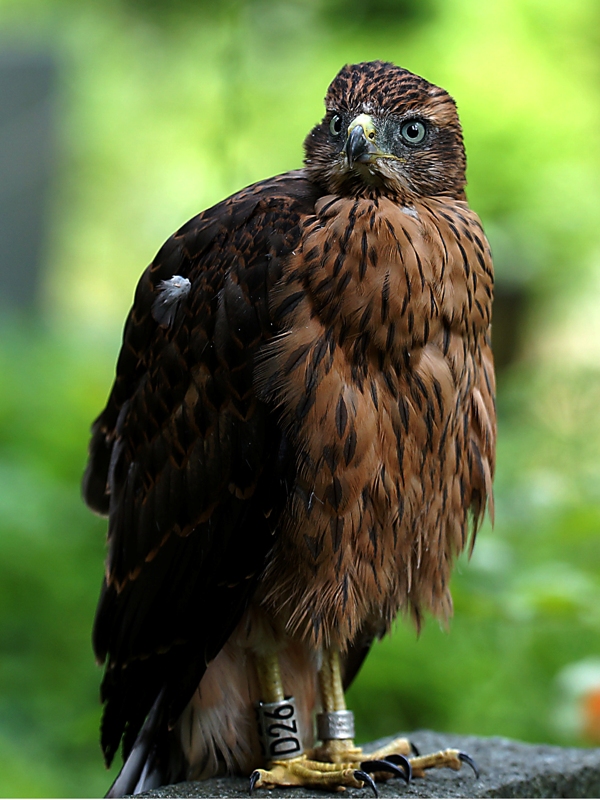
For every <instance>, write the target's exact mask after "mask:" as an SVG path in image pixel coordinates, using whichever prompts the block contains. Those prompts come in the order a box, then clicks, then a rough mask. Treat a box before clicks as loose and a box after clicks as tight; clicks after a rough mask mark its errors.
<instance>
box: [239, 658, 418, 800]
mask: <svg viewBox="0 0 600 800" xmlns="http://www.w3.org/2000/svg"><path fill="white" fill-rule="evenodd" d="M255 663H256V670H257V674H258V681H259V686H260V693H261V697H263V698H264V700H262V701H261V702H260V703H259V705H258V717H259V726H260V734H261V738H262V741H263V745H264V749H265V756H266V761H267V767H268V768H267V769H256V770H254V772H253V773H252V775H251V776H250V790H251V791H252V790H253V789H255V788H258V787H260V786H267V787H272V786H314V787H320V788H323V789H326V788H328V789H332V788H340V787H345V786H353V787H355V788H357V789H360V788H361V787H362V786H363V785H364V784H365V783H368V784H369V785H370V786H371V787H372V788H373V789H375V784H374V782H373V779H372V778H371V777H370V775H369V774H367V773H365V772H364V771H363V770H361V767H360V764H359V763H358V762H353V763H332V762H331V761H330V760H326V761H318V760H314V759H312V758H307V756H306V755H305V754H304V753H303V748H302V740H301V738H300V732H299V724H298V718H297V714H296V706H295V703H294V698H293V697H286V696H285V692H284V688H283V683H282V681H281V673H280V669H279V658H278V656H277V655H276V654H270V655H268V656H256V658H255ZM358 752H360V751H358ZM389 766H390V770H389V771H390V772H393V773H397V774H399V775H401V776H403V777H404V772H403V770H401V769H399V768H398V767H397V766H395V765H392V764H390V765H389ZM375 793H376V789H375Z"/></svg>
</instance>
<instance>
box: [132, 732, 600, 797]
mask: <svg viewBox="0 0 600 800" xmlns="http://www.w3.org/2000/svg"><path fill="white" fill-rule="evenodd" d="M399 735H402V734H399ZM390 738H391V737H390ZM410 740H411V741H412V742H414V744H415V745H416V746H417V747H418V748H419V751H420V752H421V753H422V754H425V753H431V752H434V751H436V750H443V749H445V748H446V747H457V748H458V749H460V750H464V751H465V752H467V753H468V754H469V755H470V756H472V758H473V759H474V760H475V761H476V762H477V765H478V767H479V771H480V777H479V779H477V778H476V777H475V775H474V774H473V772H472V770H471V769H470V768H469V767H468V766H466V765H465V766H463V768H462V769H461V771H460V772H454V771H452V770H449V769H435V770H431V771H430V772H428V773H427V777H426V778H424V779H419V778H415V779H414V781H413V782H412V783H411V785H410V786H405V784H404V783H403V782H402V781H401V780H391V781H389V782H387V783H380V784H379V785H378V788H379V795H380V797H600V749H598V748H594V749H590V750H584V749H581V748H576V747H569V748H567V747H551V746H550V745H535V744H523V743H522V742H515V741H512V740H511V739H502V738H500V737H494V738H490V739H483V738H479V737H477V736H458V735H454V734H440V733H433V732H431V731H416V732H415V733H412V734H410ZM388 741H390V739H389V738H388V739H381V740H380V741H377V742H372V743H371V744H370V745H365V746H364V749H365V751H367V752H368V751H370V750H374V749H376V748H377V747H380V746H382V745H383V744H386V743H387V742H388ZM248 796H249V795H248V779H247V778H213V779H211V780H208V781H201V782H197V781H189V782H187V783H178V784H175V785H174V786H164V787H161V788H160V789H156V790H154V791H152V792H146V793H145V794H143V795H139V797H156V798H171V797H217V798H221V797H248ZM253 797H254V798H255V800H272V799H273V798H287V799H288V800H296V798H307V797H318V798H321V799H324V798H328V797H335V798H338V800H339V798H340V794H339V792H332V793H329V792H320V791H315V790H309V789H299V788H293V789H291V788H289V789H257V790H256V791H255V793H254V796H253ZM346 797H347V798H348V800H351V798H352V800H353V799H354V798H363V797H372V792H371V791H370V790H368V789H366V788H365V789H360V790H359V789H349V790H347V794H346Z"/></svg>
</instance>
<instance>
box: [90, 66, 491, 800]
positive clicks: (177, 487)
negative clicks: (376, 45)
mask: <svg viewBox="0 0 600 800" xmlns="http://www.w3.org/2000/svg"><path fill="white" fill-rule="evenodd" d="M325 106H326V113H325V117H324V118H323V120H322V122H320V123H319V124H318V125H316V127H315V128H313V130H312V131H311V132H310V133H309V135H308V137H307V138H306V141H305V152H306V157H305V161H304V167H303V169H300V170H297V171H292V172H288V173H285V174H283V175H279V176H277V177H274V178H270V179H268V180H265V181H261V182H259V183H256V184H254V185H252V186H249V187H247V188H246V189H243V190H242V191H240V192H238V193H237V194H235V195H233V196H232V197H230V198H228V199H226V200H224V201H223V202H221V203H219V204H217V205H216V206H214V207H213V208H210V209H208V210H207V211H204V212H203V213H201V214H199V215H198V216H196V217H194V218H193V219H192V220H190V221H189V222H188V223H186V224H185V225H184V226H183V227H182V228H180V229H179V230H178V231H177V233H175V234H174V235H173V236H172V237H171V238H170V239H169V240H168V241H167V242H166V243H165V244H164V245H163V247H162V248H161V249H160V251H159V253H158V255H157V256H156V258H155V259H154V261H153V262H152V264H151V265H150V266H149V267H148V269H147V270H146V271H145V272H144V273H143V275H142V277H141V280H140V282H139V284H138V286H137V290H136V293H135V300H134V303H133V307H132V309H131V311H130V313H129V316H128V319H127V322H126V325H125V331H124V336H123V345H122V348H121V352H120V355H119V358H118V363H117V368H116V378H115V382H114V385H113V388H112V391H111V394H110V397H109V399H108V402H107V405H106V408H105V409H104V411H103V412H102V413H101V414H100V416H99V417H98V419H97V420H96V421H95V423H94V425H93V429H92V440H91V445H90V457H89V464H88V467H87V471H86V475H85V478H84V494H85V499H86V501H87V503H88V504H89V506H90V507H91V508H92V509H93V510H94V511H96V512H97V513H99V514H103V515H107V516H108V520H109V523H108V558H107V565H106V576H105V579H104V584H103V587H102V592H101V596H100V601H99V604H98V610H97V615H96V619H95V624H94V648H95V652H96V655H97V658H98V660H99V662H101V663H104V664H105V665H106V667H105V675H104V679H103V682H102V692H101V694H102V701H103V703H104V706H105V707H104V715H103V720H102V730H101V738H102V747H103V750H104V755H105V759H106V762H107V763H108V764H109V763H110V762H111V760H112V759H113V756H114V755H115V753H116V751H117V750H118V748H119V744H120V743H122V749H123V756H124V759H125V764H124V767H123V769H122V771H121V773H120V776H119V777H118V778H117V780H116V782H115V784H114V785H113V787H112V789H111V796H120V795H122V794H127V793H137V792H140V791H143V790H146V789H148V788H152V787H154V786H157V785H160V784H163V783H166V782H174V781H178V780H185V779H195V778H199V779H202V778H206V777H210V776H213V775H216V774H219V773H222V772H223V771H230V772H237V773H241V774H246V775H250V782H251V786H252V788H257V787H260V786H275V785H286V786H287V785H301V784H304V785H309V786H321V787H340V786H357V787H359V786H362V785H363V784H364V783H369V784H371V785H372V786H374V784H373V779H374V778H375V779H378V778H385V777H390V776H391V775H403V776H404V777H405V778H408V773H409V771H410V767H411V766H412V772H413V773H415V774H419V775H420V774H423V770H424V769H426V768H428V767H430V766H439V765H446V766H451V767H453V768H455V769H458V768H459V767H460V765H461V762H462V761H464V760H467V761H468V756H466V755H465V754H462V753H458V752H457V751H456V750H448V751H444V752H443V753H438V754H433V755H431V756H422V757H413V758H411V759H410V761H409V760H407V758H406V756H408V755H410V750H409V745H408V743H407V742H406V740H396V741H395V742H394V743H393V744H392V745H390V747H388V748H386V749H385V750H381V751H379V752H378V753H376V754H372V755H371V756H368V757H367V756H363V754H362V752H361V750H360V748H358V747H356V746H355V745H354V741H353V736H354V733H353V720H352V713H351V712H350V711H349V710H348V709H347V708H346V706H345V702H344V689H345V688H346V687H347V686H348V684H349V683H350V682H351V681H352V680H353V678H354V676H355V675H356V673H357V671H358V669H359V668H360V665H361V663H362V661H363V659H364V658H365V656H366V654H367V653H368V651H369V648H370V646H371V644H372V642H373V641H374V640H375V639H377V638H378V637H381V636H383V635H384V634H385V633H386V632H387V631H388V630H389V628H390V626H391V624H392V621H393V620H394V618H395V617H396V616H397V614H398V613H399V612H401V611H405V612H408V613H409V614H410V615H412V617H413V619H414V621H415V623H416V625H417V626H418V625H419V624H420V620H421V617H422V614H423V613H424V612H426V611H427V612H430V613H432V614H433V615H435V616H437V617H440V618H445V617H447V616H448V615H449V614H450V612H451V608H452V606H451V597H450V592H449V588H448V586H449V578H450V572H451V567H452V563H453V561H454V559H455V557H456V555H457V554H458V553H460V551H461V550H463V548H465V546H466V545H467V544H468V542H469V539H470V537H471V542H472V540H473V537H474V534H475V530H476V528H477V526H478V524H479V522H480V521H481V519H482V516H483V514H484V511H485V508H486V505H491V502H492V476H493V470H494V447H495V412H494V371H493V362H492V353H491V348H490V316H491V305H492V291H493V270H492V263H491V256H490V250H489V246H488V244H487V241H486V238H485V235H484V233H483V230H482V227H481V224H480V222H479V219H478V217H477V216H476V214H474V213H473V211H471V210H470V209H469V206H468V205H467V201H466V198H465V182H466V181H465V152H464V146H463V140H462V133H461V127H460V123H459V120H458V116H457V112H456V106H455V103H454V101H453V99H452V98H451V97H450V96H449V94H448V93H447V92H446V91H444V90H443V89H441V88H439V87H437V86H434V85H433V84H431V83H428V82H427V81H426V80H424V79H423V78H421V77H419V76H417V75H414V74H412V73H411V72H408V71H407V70H405V69H402V68H400V67H397V66H394V65H393V64H390V63H383V62H379V61H376V62H371V63H362V64H356V65H348V66H345V67H344V68H343V69H342V70H341V71H340V72H339V74H338V75H337V76H336V77H335V79H334V80H333V82H332V83H331V85H330V86H329V89H328V92H327V96H326V98H325ZM471 546H472V545H471ZM315 714H316V715H317V736H318V739H319V740H320V741H321V744H320V745H319V746H317V747H315V746H314V741H313V736H314V734H313V723H314V717H315Z"/></svg>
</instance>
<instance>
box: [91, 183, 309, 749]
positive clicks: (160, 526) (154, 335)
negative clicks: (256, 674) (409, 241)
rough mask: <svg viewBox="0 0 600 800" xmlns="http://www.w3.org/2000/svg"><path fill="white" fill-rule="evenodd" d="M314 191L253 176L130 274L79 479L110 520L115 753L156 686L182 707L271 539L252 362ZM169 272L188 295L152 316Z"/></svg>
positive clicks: (270, 493) (263, 428)
mask: <svg viewBox="0 0 600 800" xmlns="http://www.w3.org/2000/svg"><path fill="white" fill-rule="evenodd" d="M314 200H315V197H314V189H312V188H311V186H310V184H308V182H307V181H306V179H305V178H304V177H303V176H302V174H301V173H288V174H286V175H283V176H279V177H278V178H274V179H271V180H270V181H265V182H263V183H260V184H256V185H254V186H251V187H249V188H248V189H245V190H244V191H243V192H240V193H239V194H237V195H234V196H233V197H231V198H229V199H228V200H226V201H224V202H223V203H220V204H219V205H217V206H215V207H214V208H212V209H209V210H208V211H206V212H204V213H203V214H201V215H199V216H198V217H196V218H194V219H193V220H190V222H188V223H187V224H186V225H184V226H183V227H182V228H181V229H180V230H179V231H178V232H177V233H176V234H175V235H174V236H172V237H171V239H169V240H168V241H167V242H166V243H165V245H163V247H162V248H161V249H160V251H159V253H158V255H157V256H156V258H155V260H154V262H153V263H152V264H151V265H150V267H148V269H147V270H146V272H145V273H144V274H143V276H142V278H141V279H140V282H139V284H138V287H137V290H136V293H135V300H134V304H133V307H132V309H131V312H130V314H129V317H128V319H127V322H126V325H125V331H124V338H123V345H122V348H121V353H120V355H119V359H118V363H117V374H116V379H115V383H114V386H113V389H112V392H111V395H110V397H109V400H108V403H107V406H106V408H105V410H104V411H103V412H102V414H101V415H100V416H99V417H98V419H97V420H96V422H95V423H94V426H93V429H92V441H91V445H90V459H89V464H88V468H87V471H86V475H85V478H84V496H85V499H86V501H87V502H88V504H89V505H90V506H91V507H92V508H93V509H94V510H96V511H97V512H98V513H101V514H108V517H109V529H108V543H109V552H108V559H107V566H106V577H105V581H104V586H103V589H102V593H101V597H100V602H99V605H98V611H97V615H96V620H95V626H94V647H95V651H96V654H97V657H98V659H99V660H100V661H101V662H104V661H106V672H105V677H104V681H103V684H102V699H103V701H104V702H105V713H104V719H103V726H102V744H103V748H104V752H105V756H106V759H107V761H108V762H110V760H111V759H112V757H113V755H114V753H115V751H116V749H117V747H118V745H119V742H120V741H121V739H122V738H123V737H124V738H123V747H124V754H125V756H127V754H128V752H129V750H130V748H131V747H132V745H133V742H134V740H135V737H136V735H137V734H138V732H139V730H140V727H141V726H142V724H143V722H144V720H145V718H146V716H147V715H148V713H149V711H150V709H151V708H152V707H153V704H154V703H155V701H156V698H157V696H158V695H159V693H162V695H161V697H162V698H163V699H162V700H161V702H162V703H163V706H162V708H163V710H166V714H167V716H168V718H169V719H171V721H173V720H174V719H176V718H177V716H178V715H179V714H180V713H181V711H182V710H183V708H184V707H185V705H186V704H187V702H188V701H189V699H190V697H191V695H192V693H193V691H194V690H195V688H196V686H197V685H198V682H199V680H200V678H201V676H202V674H203V671H204V670H205V668H206V664H207V663H208V661H209V660H210V659H212V658H214V656H215V655H216V654H217V653H218V652H219V650H220V648H221V647H222V646H223V644H224V642H225V641H226V639H227V638H228V636H229V634H230V633H231V631H232V629H233V627H234V626H235V625H236V624H237V621H238V620H239V617H240V616H241V614H242V612H243V609H244V606H245V604H246V602H247V600H248V598H249V596H250V595H251V593H252V591H253V588H254V585H255V583H256V580H257V577H258V575H259V574H260V572H261V570H262V569H263V567H264V563H265V559H266V556H267V554H268V552H269V550H270V548H271V547H272V543H273V533H272V532H273V529H274V522H275V521H276V519H277V514H275V515H274V516H272V515H271V511H272V510H273V508H276V509H277V512H279V510H280V509H281V508H282V506H283V503H284V501H285V486H284V483H283V476H284V474H285V471H286V469H288V468H290V467H289V463H288V465H287V466H286V465H284V464H282V454H284V453H285V452H286V448H285V447H284V446H283V444H282V437H283V435H282V433H281V430H280V427H279V425H278V422H277V419H276V418H275V417H274V415H273V413H272V411H271V410H270V409H269V407H268V406H267V405H266V404H265V403H264V402H261V401H259V400H258V399H257V397H256V394H255V391H254V386H253V379H254V359H255V356H256V353H257V350H258V348H259V347H260V346H261V344H262V343H263V342H264V341H266V340H268V339H269V338H270V337H271V336H272V335H273V334H274V333H276V332H277V329H276V327H275V326H274V324H273V322H272V320H271V317H270V312H269V304H268V299H269V291H270V287H272V286H273V284H274V283H275V281H276V280H277V279H278V277H279V274H280V270H281V266H280V265H281V261H282V260H283V259H285V257H286V256H287V254H288V253H289V252H290V251H291V250H292V249H293V247H294V246H295V245H296V243H297V240H298V237H299V233H300V225H299V221H300V218H301V216H302V215H304V214H306V213H310V210H311V209H312V207H313V206H314ZM175 276H176V278H177V281H179V284H181V280H183V281H186V282H187V281H189V286H188V284H187V283H185V284H181V285H184V286H185V290H186V291H185V293H183V294H182V293H180V294H179V295H177V303H176V305H174V306H173V307H172V308H171V309H169V310H168V313H166V312H165V313H163V312H162V311H161V313H160V314H158V315H157V314H156V311H155V312H154V314H153V308H154V309H155V308H156V306H155V304H156V300H157V297H160V292H161V291H164V285H163V282H164V281H171V280H172V279H173V278H174V277H175ZM188 289H189V291H188ZM166 320H167V321H168V322H167V324H165V321H166ZM288 462H289V459H288Z"/></svg>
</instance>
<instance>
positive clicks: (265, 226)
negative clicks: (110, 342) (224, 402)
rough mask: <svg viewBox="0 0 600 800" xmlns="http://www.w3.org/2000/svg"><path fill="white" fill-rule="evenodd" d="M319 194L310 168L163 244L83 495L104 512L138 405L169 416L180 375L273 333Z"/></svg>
mask: <svg viewBox="0 0 600 800" xmlns="http://www.w3.org/2000/svg"><path fill="white" fill-rule="evenodd" d="M317 196H318V192H317V190H316V189H315V187H314V185H313V184H312V183H311V182H310V181H309V180H308V179H307V177H306V175H305V173H304V171H303V170H296V171H292V172H287V173H284V174H282V175H278V176H275V177H273V178H269V179H266V180H263V181H260V182H258V183H255V184H252V185H251V186H248V187H246V188H245V189H243V190H241V191H240V192H237V193H236V194H234V195H232V196H231V197H228V198H227V199H225V200H223V201H221V202H220V203H217V204H216V205H214V206H212V207H211V208H209V209H207V210H205V211H203V212H202V213H200V214H198V215H196V216H195V217H193V218H192V219H190V220H189V221H188V222H186V223H185V224H184V225H183V226H182V227H180V228H179V229H178V230H177V231H176V232H175V233H174V234H173V235H172V236H170V237H169V238H168V239H167V241H166V242H165V243H164V244H163V245H162V247H161V248H160V250H159V251H158V253H157V255H156V257H155V258H154V260H153V261H152V263H151V264H150V265H149V266H148V268H147V269H146V270H145V271H144V273H143V274H142V276H141V278H140V280H139V282H138V285H137V287H136V291H135V296H134V302H133V305H132V308H131V310H130V312H129V315H128V317H127V320H126V323H125V328H124V332H123V342H122V346H121V349H120V352H119V357H118V360H117V367H116V375H115V380H114V383H113V387H112V389H111V392H110V395H109V398H108V401H107V404H106V407H105V408H104V410H103V411H102V413H101V414H100V415H99V417H98V418H97V419H96V420H95V422H94V424H93V427H92V440H91V444H90V458H89V461H88V467H87V470H86V474H85V477H84V483H83V490H84V497H85V499H86V502H87V503H88V505H89V506H90V507H91V508H92V509H93V510H95V511H96V512H97V513H100V514H107V513H108V511H109V492H108V491H107V480H108V476H109V471H110V461H111V456H112V455H113V454H114V453H113V450H114V447H113V446H114V444H115V441H116V439H117V438H118V437H117V427H118V423H119V418H120V417H121V422H123V418H124V417H125V416H126V415H129V416H130V410H131V408H130V407H131V402H132V401H133V400H135V399H137V400H138V401H139V402H138V404H140V403H141V405H142V406H144V405H145V404H144V403H143V402H142V401H143V398H144V396H146V395H149V394H152V395H154V396H160V397H161V404H162V405H163V406H164V407H165V413H167V412H168V411H170V410H171V407H172V406H173V404H175V405H176V402H177V398H175V397H173V396H172V393H173V387H174V384H180V383H181V381H178V380H177V375H179V377H182V374H181V373H183V372H186V373H189V370H190V367H193V366H196V368H199V365H201V364H205V365H206V364H207V362H210V363H209V369H211V370H213V371H214V369H215V368H216V361H219V360H221V361H225V362H226V361H227V359H228V358H230V359H231V358H233V359H235V358H236V357H237V358H238V360H239V358H240V357H242V356H241V355H240V350H241V351H244V353H243V354H242V355H243V356H245V355H247V351H248V349H249V348H251V347H252V346H253V345H256V344H257V342H258V341H260V340H261V339H262V338H264V337H269V336H270V335H271V334H272V325H271V320H270V318H269V309H268V294H269V289H270V287H271V286H272V285H273V284H274V283H275V282H276V281H277V280H278V278H279V276H280V272H281V265H282V261H283V259H284V258H285V257H286V255H287V254H288V253H289V252H290V251H291V250H292V249H293V248H294V246H296V244H297V242H298V240H299V238H300V236H301V223H302V220H303V218H305V217H306V216H307V215H308V214H310V213H311V212H312V210H313V208H314V203H315V201H316V198H317ZM215 338H216V341H215ZM217 351H218V352H217ZM232 366H233V364H232ZM184 383H186V381H184ZM180 388H181V387H180ZM154 405H156V404H154ZM163 416H164V415H163ZM146 424H148V420H147V419H146Z"/></svg>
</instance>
